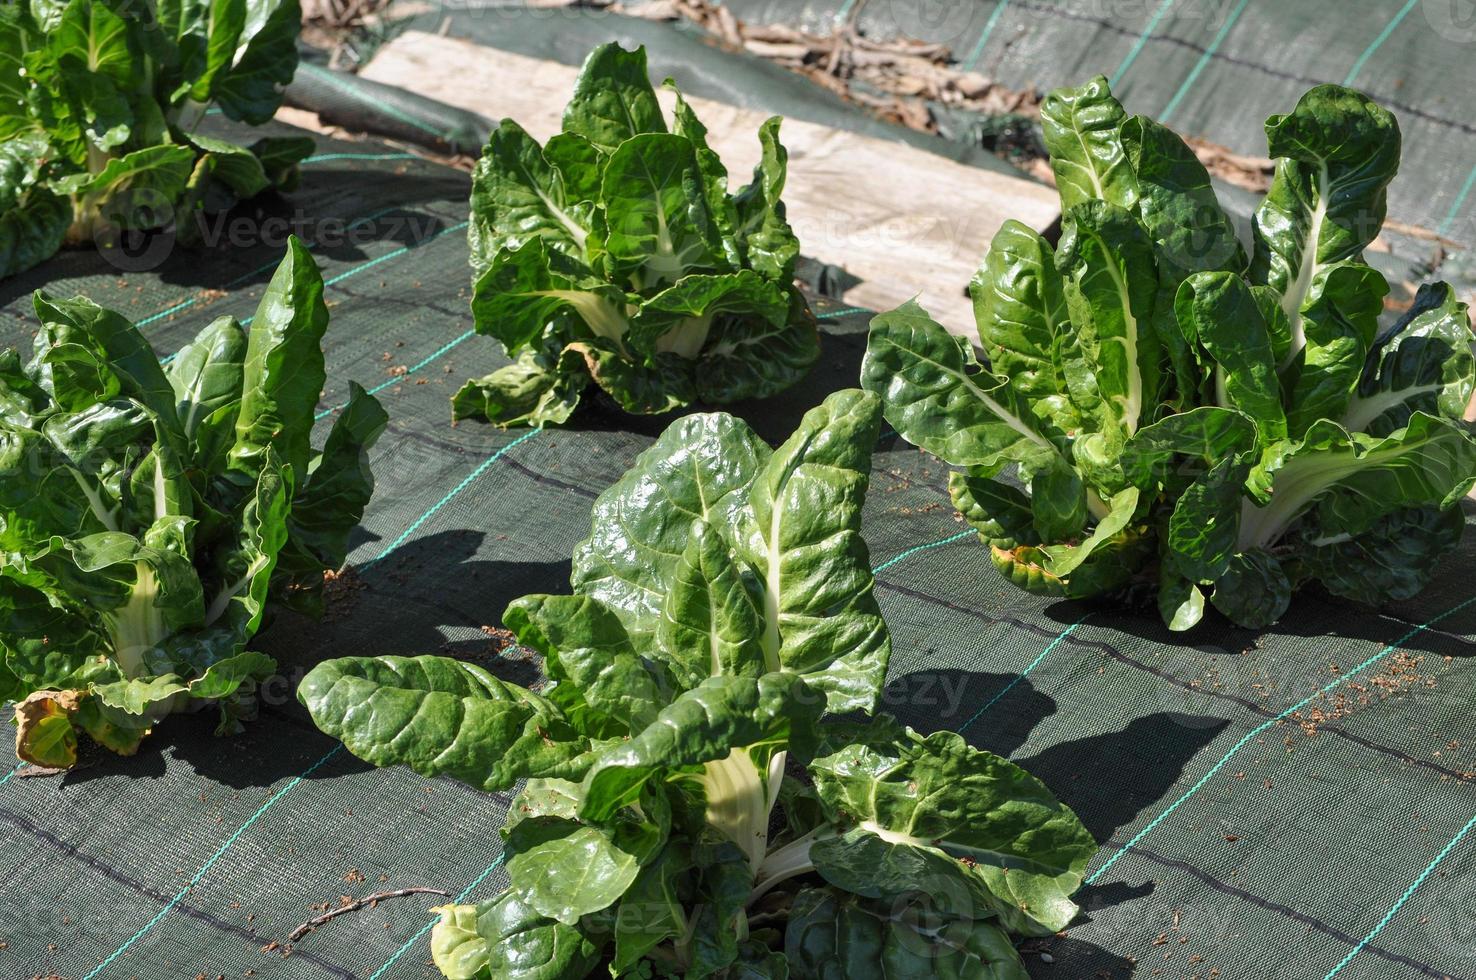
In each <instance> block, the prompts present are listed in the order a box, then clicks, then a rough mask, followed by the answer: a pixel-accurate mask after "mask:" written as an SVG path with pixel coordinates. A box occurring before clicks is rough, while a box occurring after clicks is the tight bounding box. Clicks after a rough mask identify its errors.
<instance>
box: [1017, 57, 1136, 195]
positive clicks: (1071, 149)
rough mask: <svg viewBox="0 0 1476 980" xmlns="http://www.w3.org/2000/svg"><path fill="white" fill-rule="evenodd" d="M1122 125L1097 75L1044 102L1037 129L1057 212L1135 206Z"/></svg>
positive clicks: (1121, 113)
mask: <svg viewBox="0 0 1476 980" xmlns="http://www.w3.org/2000/svg"><path fill="white" fill-rule="evenodd" d="M1127 119H1128V116H1127V113H1126V112H1124V111H1123V108H1122V105H1121V104H1120V103H1119V102H1118V101H1117V100H1116V99H1114V98H1113V97H1112V91H1111V89H1110V88H1109V87H1108V85H1107V79H1106V78H1105V77H1103V76H1101V75H1098V76H1097V77H1096V78H1094V79H1092V80H1091V81H1089V82H1087V83H1086V84H1085V85H1083V86H1081V87H1080V88H1059V89H1056V90H1055V91H1053V92H1051V93H1050V94H1048V95H1047V96H1046V97H1045V101H1044V102H1042V103H1041V106H1040V125H1041V131H1042V134H1043V136H1044V137H1045V145H1046V149H1047V150H1049V151H1050V154H1051V170H1052V171H1054V172H1055V175H1056V189H1057V190H1058V191H1060V193H1061V210H1062V211H1068V210H1070V209H1071V208H1074V207H1076V206H1077V205H1078V204H1081V203H1084V202H1086V201H1092V200H1101V201H1107V202H1108V203H1110V204H1115V205H1117V206H1118V207H1123V208H1127V207H1132V206H1133V204H1134V203H1135V202H1136V201H1137V199H1138V188H1137V180H1136V179H1135V177H1134V176H1133V170H1132V166H1131V165H1130V163H1129V162H1128V158H1127V154H1126V152H1125V151H1124V147H1123V140H1122V133H1121V130H1122V125H1123V123H1125V122H1127Z"/></svg>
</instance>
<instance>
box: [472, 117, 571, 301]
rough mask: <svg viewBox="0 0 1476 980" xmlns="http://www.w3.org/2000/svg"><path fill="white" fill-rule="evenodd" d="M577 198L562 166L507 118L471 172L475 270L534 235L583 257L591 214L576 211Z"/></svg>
mask: <svg viewBox="0 0 1476 980" xmlns="http://www.w3.org/2000/svg"><path fill="white" fill-rule="evenodd" d="M588 166H589V164H588V162H587V161H585V162H584V165H583V166H582V167H580V168H579V169H577V170H575V175H578V174H581V173H584V172H587V168H588ZM571 169H572V168H571ZM576 203H577V201H571V200H570V195H569V194H568V193H567V192H566V190H565V176H564V174H563V172H562V171H561V170H560V169H559V168H558V167H556V166H555V165H554V164H553V163H551V162H550V161H549V160H548V159H547V158H546V157H545V155H544V152H543V148H542V147H540V146H539V145H538V142H537V141H536V140H535V139H533V137H531V136H529V135H528V133H527V132H526V131H525V130H524V129H523V127H521V126H519V125H518V124H517V123H515V122H513V121H512V120H511V119H505V120H503V122H502V125H500V126H498V127H497V129H495V130H493V131H492V136H491V138H490V139H489V140H488V141H487V146H486V148H485V149H483V150H482V157H481V159H480V160H478V161H477V167H476V170H475V171H473V174H472V198H471V224H470V226H469V227H468V229H467V241H468V242H469V243H470V245H471V255H472V268H473V270H475V271H476V272H477V273H478V274H480V273H481V272H483V271H485V270H486V269H487V268H488V267H489V266H490V265H491V264H492V260H493V258H494V257H495V256H496V255H497V253H498V252H499V251H501V250H502V249H504V248H508V249H517V248H518V247H520V246H521V245H522V244H523V243H524V242H526V241H528V240H529V239H531V238H535V237H536V238H540V239H542V240H543V244H544V246H545V247H546V248H548V249H549V250H550V251H559V252H563V253H565V254H566V255H568V256H569V257H570V258H575V259H582V258H583V256H584V242H585V238H586V237H587V236H588V234H589V228H588V217H587V216H585V215H581V214H580V213H579V212H578V210H577V209H576V207H575V204H576Z"/></svg>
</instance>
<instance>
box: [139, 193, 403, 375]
mask: <svg viewBox="0 0 1476 980" xmlns="http://www.w3.org/2000/svg"><path fill="white" fill-rule="evenodd" d="M399 210H400V207H399V206H398V205H397V206H395V207H392V208H383V209H381V210H379V211H375V212H374V213H373V214H366V215H364V217H362V218H355V219H354V220H353V221H351V222H349V227H350V228H352V227H354V226H355V225H359V224H362V223H364V222H366V221H373V220H375V219H376V218H382V217H384V216H385V215H387V214H389V213H390V212H391V211H399ZM306 247H307V249H308V251H312V248H313V246H312V245H311V244H309V245H307V246H306ZM281 264H282V260H281V259H272V261H270V262H268V263H267V264H266V265H263V266H261V267H260V268H258V269H252V270H251V271H250V272H248V273H246V274H245V275H242V276H237V277H236V278H234V279H232V280H231V281H230V282H228V283H226V284H225V285H224V286H222V287H220V288H221V289H232V288H234V287H236V286H239V285H240V284H241V283H243V282H248V281H250V280H252V279H255V278H256V277H257V276H259V275H261V274H262V273H263V272H266V271H267V270H268V269H274V268H276V267H277V266H279V265H281ZM199 302H200V297H199V296H191V297H189V298H188V299H184V300H181V301H179V302H178V303H175V304H174V305H173V306H170V307H168V308H166V309H163V310H160V311H159V312H158V313H152V314H150V315H149V316H146V317H144V318H143V319H142V320H139V321H138V322H137V323H135V324H134V326H136V327H139V328H143V327H146V326H148V325H149V324H151V323H154V322H156V321H158V320H162V319H163V318H164V317H166V316H169V315H170V314H172V313H178V312H179V311H180V310H187V309H189V308H190V307H192V306H194V305H196V304H197V303H199ZM173 359H174V357H173V355H171V356H170V357H169V360H173Z"/></svg>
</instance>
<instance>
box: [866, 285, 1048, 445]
mask: <svg viewBox="0 0 1476 980" xmlns="http://www.w3.org/2000/svg"><path fill="white" fill-rule="evenodd" d="M861 386H862V387H863V388H865V389H866V390H867V391H871V392H875V393H876V394H878V395H880V396H881V398H882V400H883V402H884V403H885V405H886V410H885V411H886V419H887V421H888V422H889V423H891V425H892V427H893V428H895V429H896V430H897V432H898V433H899V434H900V435H901V436H902V437H903V438H904V439H906V440H907V441H908V442H910V443H912V444H913V445H915V446H917V447H919V448H920V449H924V450H926V451H927V452H930V453H932V454H933V455H935V456H938V457H939V458H940V459H943V460H945V461H947V462H949V463H954V464H956V465H959V466H971V467H973V466H976V467H981V468H984V469H988V470H992V471H997V470H998V469H999V468H1001V467H1002V466H1004V465H1005V464H1007V463H1009V462H1025V461H1035V460H1041V459H1049V458H1050V457H1051V456H1053V455H1057V454H1058V453H1059V450H1058V448H1057V446H1056V444H1055V443H1054V442H1053V441H1052V439H1051V438H1050V437H1049V436H1048V435H1047V433H1048V432H1049V431H1050V430H1049V429H1048V428H1047V427H1046V424H1045V423H1044V422H1043V421H1042V420H1041V419H1039V418H1038V417H1036V415H1035V414H1034V412H1033V410H1032V409H1031V407H1030V405H1029V402H1028V400H1027V399H1026V398H1025V397H1024V396H1023V395H1021V394H1019V393H1017V392H1016V391H1015V390H1014V389H1013V388H1012V387H1011V386H1010V385H1009V384H1008V383H1007V382H1005V381H1003V380H1001V379H999V378H996V377H994V376H993V375H991V374H989V373H988V372H986V371H984V370H982V369H980V367H979V365H978V362H977V361H976V359H975V358H974V353H973V350H972V349H971V348H970V347H969V345H968V342H967V341H964V340H961V339H960V338H956V337H953V336H952V335H950V334H949V333H948V331H947V330H945V329H943V327H942V326H941V325H939V324H938V323H936V322H935V321H934V320H932V319H931V318H930V317H929V316H928V314H927V311H925V310H924V309H923V308H922V307H920V306H918V305H917V304H916V303H915V302H909V303H906V304H904V305H902V306H901V307H899V308H897V309H896V310H893V311H892V312H890V313H883V314H882V315H880V316H878V317H876V318H875V319H873V320H872V321H871V336H870V339H869V340H868V341H867V345H866V358H865V360H863V361H862V362H861Z"/></svg>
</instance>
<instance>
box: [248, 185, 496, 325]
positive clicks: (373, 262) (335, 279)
mask: <svg viewBox="0 0 1476 980" xmlns="http://www.w3.org/2000/svg"><path fill="white" fill-rule="evenodd" d="M392 210H393V209H392ZM364 220H366V221H367V220H370V219H369V218H366V219H364ZM469 224H471V222H470V221H462V222H460V223H459V224H454V225H451V226H449V227H447V228H442V229H441V230H440V231H438V232H436V233H435V234H434V235H430V236H428V237H427V238H426V239H425V241H422V242H417V243H416V244H414V245H401V246H400V247H399V248H397V249H395V250H394V251H393V252H385V253H384V254H383V255H381V256H380V257H379V258H377V259H370V260H369V261H367V262H361V263H359V264H358V265H356V266H354V267H353V268H352V269H346V270H344V271H343V272H340V273H339V274H338V275H336V276H330V277H329V278H327V279H324V280H323V288H324V289H327V288H328V287H329V286H336V285H338V284H339V283H341V282H343V281H344V280H345V279H348V278H349V277H350V276H357V275H358V274H359V273H361V272H368V271H369V270H370V269H372V268H374V267H375V266H377V265H380V264H381V263H384V262H388V261H389V260H390V259H397V258H399V257H400V256H402V255H404V254H405V253H406V252H411V251H414V250H415V249H417V248H422V247H423V246H425V245H428V244H430V243H431V242H433V241H435V240H436V239H437V238H440V237H441V236H442V235H448V234H450V233H451V232H453V231H460V230H461V229H463V228H465V227H466V226H467V225H469ZM255 319H256V317H255V316H248V317H247V318H246V319H244V320H242V321H241V326H243V327H249V326H251V321H252V320H255Z"/></svg>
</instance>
